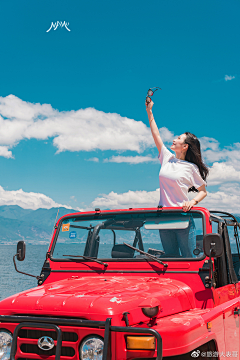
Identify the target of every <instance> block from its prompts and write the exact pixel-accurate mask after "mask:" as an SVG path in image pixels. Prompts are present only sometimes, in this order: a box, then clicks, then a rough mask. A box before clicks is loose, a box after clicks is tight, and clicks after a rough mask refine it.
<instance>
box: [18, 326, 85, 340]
mask: <svg viewBox="0 0 240 360" xmlns="http://www.w3.org/2000/svg"><path fill="white" fill-rule="evenodd" d="M42 336H50V337H51V338H52V339H53V340H57V333H56V331H49V330H35V329H21V330H20V331H19V334H18V337H19V338H23V339H39V338H40V337H42ZM62 341H69V342H76V341H78V335H77V334H76V333H75V332H67V331H63V333H62Z"/></svg>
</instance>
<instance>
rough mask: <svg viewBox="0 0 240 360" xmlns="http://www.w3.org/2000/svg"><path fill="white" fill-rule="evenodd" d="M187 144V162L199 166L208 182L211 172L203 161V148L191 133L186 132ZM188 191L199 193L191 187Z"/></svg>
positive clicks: (202, 175)
mask: <svg viewBox="0 0 240 360" xmlns="http://www.w3.org/2000/svg"><path fill="white" fill-rule="evenodd" d="M185 135H186V139H185V144H188V149H187V153H186V156H185V161H189V162H191V163H193V164H195V165H197V167H198V169H199V172H200V174H201V177H202V178H203V180H206V178H207V176H208V174H209V170H208V168H207V166H206V165H205V164H204V162H203V160H202V154H201V146H200V142H199V140H198V138H197V137H196V136H195V135H193V134H192V133H190V132H185ZM188 191H197V189H196V188H195V187H191V188H190V189H189V190H188Z"/></svg>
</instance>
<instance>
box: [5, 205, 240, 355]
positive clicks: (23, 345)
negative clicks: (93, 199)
mask: <svg viewBox="0 0 240 360" xmlns="http://www.w3.org/2000/svg"><path fill="white" fill-rule="evenodd" d="M238 228H239V219H238V218H236V217H235V216H233V215H231V214H228V213H223V212H220V211H211V212H209V211H208V210H207V209H205V208H201V207H196V208H193V209H192V210H191V211H190V212H187V213H186V212H183V211H182V209H181V208H161V207H158V208H151V209H132V208H130V209H127V210H107V211H101V210H100V209H95V211H94V212H88V213H75V214H70V215H65V216H63V217H62V218H61V219H60V220H59V221H58V222H57V224H56V226H55V229H54V233H53V237H52V241H51V244H50V246H49V250H48V252H47V254H46V261H45V263H44V265H43V268H42V272H41V274H40V276H39V277H37V278H38V286H37V287H36V288H33V289H30V290H27V291H24V292H22V293H19V294H17V295H14V296H11V297H9V298H7V299H5V300H3V301H1V302H0V314H1V315H0V360H9V359H10V360H14V359H16V360H38V359H49V360H51V359H53V360H54V359H56V360H60V358H61V360H79V359H80V360H90V359H91V360H115V359H116V360H123V359H128V360H130V359H135V360H136V359H138V360H139V359H142V360H143V359H157V360H160V359H162V358H163V359H169V360H174V359H175V360H180V359H192V358H199V359H203V358H204V359H210V358H213V357H214V358H218V359H223V358H224V359H225V358H226V357H228V358H237V359H239V336H240V334H239V314H240V297H239V282H238V276H239V238H238ZM234 239H235V240H236V241H234ZM233 252H235V254H234V253H233ZM15 256H16V257H17V259H18V260H20V261H22V260H24V258H25V243H24V242H22V241H20V242H19V243H18V246H17V254H16V255H15ZM36 256H37V254H36ZM14 264H15V267H16V263H15V257H14ZM16 270H17V267H16Z"/></svg>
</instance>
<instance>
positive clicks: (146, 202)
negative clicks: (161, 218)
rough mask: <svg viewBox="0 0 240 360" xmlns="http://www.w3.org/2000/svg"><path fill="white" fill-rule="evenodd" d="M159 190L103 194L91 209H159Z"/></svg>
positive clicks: (92, 204)
mask: <svg viewBox="0 0 240 360" xmlns="http://www.w3.org/2000/svg"><path fill="white" fill-rule="evenodd" d="M159 194H160V191H159V189H156V190H155V191H145V190H139V191H131V190H129V191H128V192H125V193H122V194H118V193H115V192H113V191H111V192H110V193H109V194H102V196H99V197H97V198H96V199H95V200H94V201H93V202H92V203H91V207H92V208H95V207H99V208H100V209H103V208H105V209H106V208H107V209H125V208H129V207H132V208H145V207H157V206H158V203H159V196H160V195H159Z"/></svg>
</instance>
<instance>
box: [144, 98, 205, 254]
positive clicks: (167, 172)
mask: <svg viewBox="0 0 240 360" xmlns="http://www.w3.org/2000/svg"><path fill="white" fill-rule="evenodd" d="M152 107H153V101H151V102H150V103H148V104H147V103H146V110H147V114H148V119H149V123H150V128H151V132H152V136H153V139H154V142H155V144H156V146H157V148H158V151H159V156H158V157H159V160H160V163H161V170H160V173H159V182H160V202H159V205H162V206H166V207H172V206H180V207H182V208H183V211H185V212H186V211H189V210H190V209H191V208H192V207H193V206H194V205H197V204H198V203H199V202H200V201H202V200H203V199H204V198H205V197H206V196H207V191H206V188H205V185H206V182H205V180H206V177H207V175H208V173H209V170H208V168H207V167H206V165H205V164H204V163H203V161H202V156H201V150H200V142H199V140H198V139H197V137H196V136H195V135H193V134H191V133H189V132H186V133H184V134H182V135H180V136H178V138H177V139H174V140H173V144H172V146H171V150H173V151H174V152H175V155H174V154H172V153H171V152H170V151H169V150H168V149H167V148H166V147H165V145H164V144H163V141H162V139H161V136H160V134H159V131H158V127H157V125H156V123H155V120H154V117H153V113H152ZM189 191H197V192H198V194H197V195H195V197H194V198H193V199H192V200H190V201H189V200H188V196H187V194H188V192H189ZM193 231H194V223H193V219H192V218H191V217H190V221H189V227H188V228H187V229H184V231H182V230H176V231H175V234H174V231H172V230H170V232H169V230H162V231H161V232H160V234H161V239H162V243H163V248H164V251H165V252H166V253H169V251H171V252H172V255H174V256H179V249H178V247H179V248H180V250H181V254H182V256H186V257H191V256H192V248H193V247H195V246H194V244H193V241H192V240H191V239H190V238H192V239H193V236H190V234H193ZM186 232H187V236H188V240H189V241H188V242H189V243H188V244H187V243H186ZM177 244H178V246H176V245H177Z"/></svg>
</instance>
